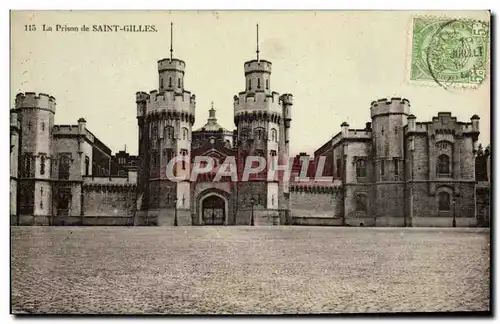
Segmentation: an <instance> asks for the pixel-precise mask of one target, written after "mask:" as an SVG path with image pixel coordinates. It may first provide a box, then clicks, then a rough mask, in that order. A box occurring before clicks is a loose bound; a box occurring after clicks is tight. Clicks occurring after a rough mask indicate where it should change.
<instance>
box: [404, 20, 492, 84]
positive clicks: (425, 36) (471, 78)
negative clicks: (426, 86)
mask: <svg viewBox="0 0 500 324" xmlns="http://www.w3.org/2000/svg"><path fill="white" fill-rule="evenodd" d="M489 52H490V25H489V22H484V21H477V20H467V19H443V18H434V17H417V18H414V19H413V33H412V49H411V63H410V64H411V66H410V81H412V82H424V83H434V84H438V85H440V86H442V87H444V88H449V87H475V86H478V85H479V84H481V83H482V82H483V81H484V79H485V78H486V76H487V73H488V68H489V55H490V53H489Z"/></svg>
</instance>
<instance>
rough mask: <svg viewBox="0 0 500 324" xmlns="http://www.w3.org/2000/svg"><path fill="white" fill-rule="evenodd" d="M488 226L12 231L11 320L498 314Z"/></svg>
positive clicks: (94, 228) (40, 228)
mask: <svg viewBox="0 0 500 324" xmlns="http://www.w3.org/2000/svg"><path fill="white" fill-rule="evenodd" d="M489 243H490V242H489V231H488V230H484V229H418V228H410V229H398V228H387V229H383V228H331V227H330V228H328V227H186V228H182V227H177V228H173V227H170V228H166V227H161V228H160V227H155V228H144V227H140V228H123V227H119V228H116V227H115V228H111V227H82V228H78V227H51V228H50V227H17V228H12V309H13V312H14V313H25V312H29V313H61V312H63V313H198V314H200V313H246V314H248V313H325V312H326V313H339V312H344V313H345V312H348V313H351V312H408V311H472V310H488V309H489V271H490V267H489V264H490V261H489V245H490V244H489Z"/></svg>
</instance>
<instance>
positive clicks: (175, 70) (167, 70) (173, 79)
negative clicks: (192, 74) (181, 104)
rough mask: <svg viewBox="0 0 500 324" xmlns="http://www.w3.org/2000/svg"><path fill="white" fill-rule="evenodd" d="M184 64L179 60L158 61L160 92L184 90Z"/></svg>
mask: <svg viewBox="0 0 500 324" xmlns="http://www.w3.org/2000/svg"><path fill="white" fill-rule="evenodd" d="M185 70H186V63H185V62H184V61H182V60H179V59H174V58H173V59H169V58H168V59H162V60H159V61H158V74H159V85H158V89H159V90H160V91H169V90H170V91H180V92H182V90H183V89H184V73H185Z"/></svg>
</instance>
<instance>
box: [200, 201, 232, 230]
mask: <svg viewBox="0 0 500 324" xmlns="http://www.w3.org/2000/svg"><path fill="white" fill-rule="evenodd" d="M201 217H202V219H201V221H202V224H203V225H224V224H225V223H226V203H225V201H224V199H223V198H221V197H219V196H217V195H210V196H208V197H207V198H205V199H203V201H202V203H201Z"/></svg>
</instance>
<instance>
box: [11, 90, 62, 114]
mask: <svg viewBox="0 0 500 324" xmlns="http://www.w3.org/2000/svg"><path fill="white" fill-rule="evenodd" d="M15 108H16V109H25V108H39V109H45V110H49V111H51V112H52V113H54V114H55V112H56V98H54V97H53V96H49V95H48V94H45V93H40V94H38V95H37V94H36V93H35V92H25V93H18V94H17V95H16V100H15Z"/></svg>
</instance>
